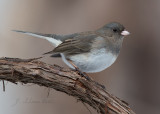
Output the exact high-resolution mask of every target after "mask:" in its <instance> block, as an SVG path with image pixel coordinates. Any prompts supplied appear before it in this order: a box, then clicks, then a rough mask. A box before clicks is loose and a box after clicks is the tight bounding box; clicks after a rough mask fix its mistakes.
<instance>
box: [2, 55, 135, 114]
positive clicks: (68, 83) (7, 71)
mask: <svg viewBox="0 0 160 114" xmlns="http://www.w3.org/2000/svg"><path fill="white" fill-rule="evenodd" d="M0 79H1V80H6V81H9V82H12V83H15V84H17V82H22V83H24V84H27V83H34V84H37V85H39V86H45V87H48V88H52V89H55V90H57V91H61V92H64V93H66V94H68V95H70V96H73V97H75V98H76V99H78V100H80V101H82V102H83V103H87V104H89V105H90V106H91V107H93V108H94V109H95V110H97V112H98V113H101V114H135V113H134V112H133V111H132V110H131V109H130V107H129V106H128V104H127V103H126V102H124V101H122V100H120V99H119V98H117V97H115V96H114V95H112V94H110V93H109V92H108V91H107V90H105V89H104V88H102V87H101V86H100V84H98V83H97V82H95V81H93V80H92V79H91V80H87V79H86V78H84V77H82V76H81V75H80V74H78V73H77V72H76V71H73V70H71V69H66V68H62V67H60V66H58V65H49V64H46V63H44V62H42V61H39V60H37V59H34V58H33V59H19V58H6V57H4V58H0Z"/></svg>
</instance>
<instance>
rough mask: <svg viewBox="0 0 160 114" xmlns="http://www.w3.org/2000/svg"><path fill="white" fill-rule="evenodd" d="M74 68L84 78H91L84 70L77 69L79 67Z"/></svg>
mask: <svg viewBox="0 0 160 114" xmlns="http://www.w3.org/2000/svg"><path fill="white" fill-rule="evenodd" d="M75 70H76V71H77V72H78V74H79V75H81V76H82V77H84V78H85V79H87V80H91V78H90V77H89V76H88V75H87V74H86V73H85V72H82V71H81V70H79V68H75Z"/></svg>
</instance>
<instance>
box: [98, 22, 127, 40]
mask: <svg viewBox="0 0 160 114" xmlns="http://www.w3.org/2000/svg"><path fill="white" fill-rule="evenodd" d="M97 31H98V32H99V33H101V34H103V35H104V36H109V37H114V38H123V37H124V36H126V35H129V32H128V31H126V30H125V27H124V26H123V25H121V24H120V23H117V22H111V23H108V24H106V25H104V26H103V27H102V28H100V29H98V30H97Z"/></svg>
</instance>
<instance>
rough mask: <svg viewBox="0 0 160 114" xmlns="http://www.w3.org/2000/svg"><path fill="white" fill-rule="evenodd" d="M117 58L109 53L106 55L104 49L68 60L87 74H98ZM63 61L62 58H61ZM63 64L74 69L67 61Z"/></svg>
mask: <svg viewBox="0 0 160 114" xmlns="http://www.w3.org/2000/svg"><path fill="white" fill-rule="evenodd" d="M116 58H117V56H116V55H113V54H111V53H110V52H108V53H106V49H100V50H96V51H95V50H94V51H91V53H90V54H85V55H82V54H78V55H74V56H72V57H70V60H71V61H72V62H73V63H74V64H75V65H76V66H77V67H78V68H79V69H80V70H81V71H82V72H88V73H94V72H100V71H103V70H104V69H106V68H108V67H109V66H110V65H112V64H113V63H114V62H115V60H116ZM62 59H63V60H64V58H63V57H62ZM64 62H65V63H66V64H67V65H68V66H70V67H71V68H74V67H73V66H72V65H71V64H69V63H68V61H66V60H64Z"/></svg>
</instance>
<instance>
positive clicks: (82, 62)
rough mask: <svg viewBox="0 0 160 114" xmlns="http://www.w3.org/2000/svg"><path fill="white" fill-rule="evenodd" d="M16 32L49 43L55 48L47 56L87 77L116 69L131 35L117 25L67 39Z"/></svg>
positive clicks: (71, 35)
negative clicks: (118, 59)
mask: <svg viewBox="0 0 160 114" xmlns="http://www.w3.org/2000/svg"><path fill="white" fill-rule="evenodd" d="M15 31H16V32H21V33H24V34H28V35H31V36H35V37H39V38H42V39H46V40H48V41H49V42H51V43H52V44H53V45H54V46H55V48H54V49H53V50H52V51H50V52H47V53H46V54H52V55H51V56H52V57H62V59H63V61H64V62H65V63H66V64H67V65H68V66H69V67H71V68H73V69H74V68H75V67H78V68H79V70H80V71H82V72H86V73H94V72H100V71H103V70H104V69H106V68H108V67H109V66H110V65H112V64H113V63H114V62H115V60H116V59H117V57H118V55H119V52H120V49H121V46H122V42H123V38H124V36H126V35H129V32H128V31H126V30H125V28H124V26H123V25H121V24H120V23H117V22H112V23H109V24H106V25H104V26H103V27H102V28H100V29H98V30H96V31H88V32H81V33H74V34H70V35H63V36H62V35H56V34H41V33H32V32H25V31H17V30H15Z"/></svg>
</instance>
